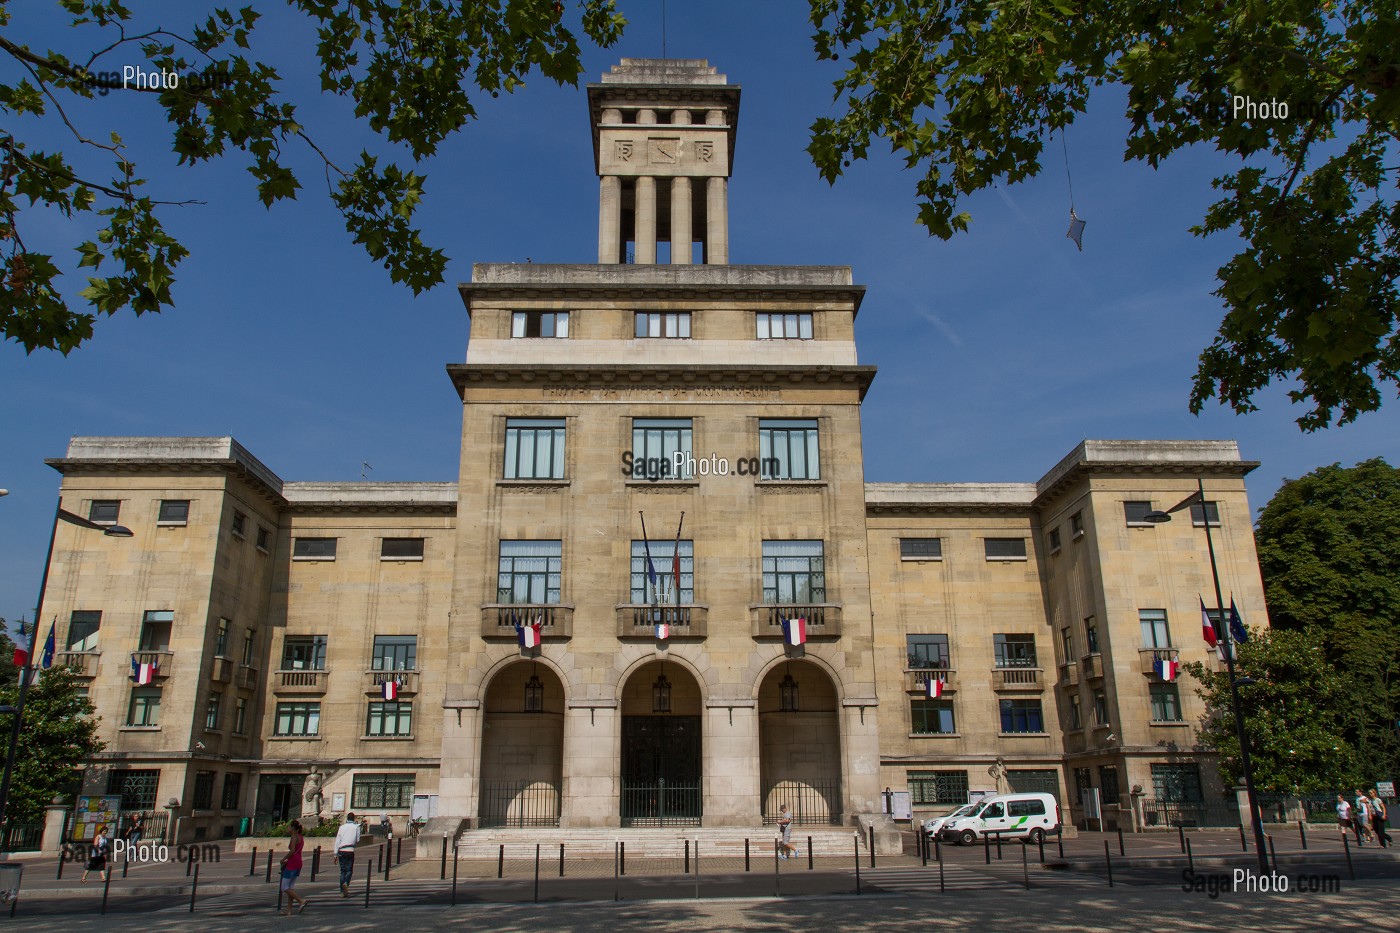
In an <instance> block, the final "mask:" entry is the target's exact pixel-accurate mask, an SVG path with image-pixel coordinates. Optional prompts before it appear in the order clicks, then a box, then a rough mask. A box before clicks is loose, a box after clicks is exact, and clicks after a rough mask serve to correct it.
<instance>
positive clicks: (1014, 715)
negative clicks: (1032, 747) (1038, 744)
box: [1001, 700, 1045, 732]
mask: <svg viewBox="0 0 1400 933" xmlns="http://www.w3.org/2000/svg"><path fill="white" fill-rule="evenodd" d="M1001 731H1002V732H1044V731H1045V720H1044V719H1042V718H1041V714H1040V701H1039V700H1002V701H1001Z"/></svg>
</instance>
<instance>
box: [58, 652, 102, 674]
mask: <svg viewBox="0 0 1400 933" xmlns="http://www.w3.org/2000/svg"><path fill="white" fill-rule="evenodd" d="M101 657H102V652H100V651H60V652H58V654H56V655H55V656H54V662H53V663H54V666H55V667H66V668H68V669H69V670H70V671H72V672H73V673H74V674H76V675H77V676H79V677H96V676H97V662H98V659H100V658H101Z"/></svg>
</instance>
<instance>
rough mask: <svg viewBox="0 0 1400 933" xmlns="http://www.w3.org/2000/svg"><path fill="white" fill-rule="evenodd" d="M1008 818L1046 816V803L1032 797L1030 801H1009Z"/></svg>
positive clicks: (1007, 807)
mask: <svg viewBox="0 0 1400 933" xmlns="http://www.w3.org/2000/svg"><path fill="white" fill-rule="evenodd" d="M1006 815H1007V816H1044V815H1045V801H1044V800H1041V799H1040V798H1039V797H1032V798H1031V799H1030V800H1008V801H1007V802H1006Z"/></svg>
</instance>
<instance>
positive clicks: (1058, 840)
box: [1055, 826, 1065, 858]
mask: <svg viewBox="0 0 1400 933" xmlns="http://www.w3.org/2000/svg"><path fill="white" fill-rule="evenodd" d="M1055 845H1057V846H1059V848H1060V858H1064V857H1065V828H1064V827H1063V826H1061V827H1060V831H1059V832H1057V833H1056V834H1055Z"/></svg>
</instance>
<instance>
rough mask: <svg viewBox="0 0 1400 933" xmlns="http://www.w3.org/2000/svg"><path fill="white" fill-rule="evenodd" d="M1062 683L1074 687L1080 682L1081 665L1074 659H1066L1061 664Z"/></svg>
mask: <svg viewBox="0 0 1400 933" xmlns="http://www.w3.org/2000/svg"><path fill="white" fill-rule="evenodd" d="M1060 683H1062V684H1064V685H1065V686H1066V687H1073V686H1076V685H1077V684H1078V683H1079V665H1078V664H1077V663H1076V662H1074V661H1066V662H1065V663H1064V664H1061V665H1060Z"/></svg>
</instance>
